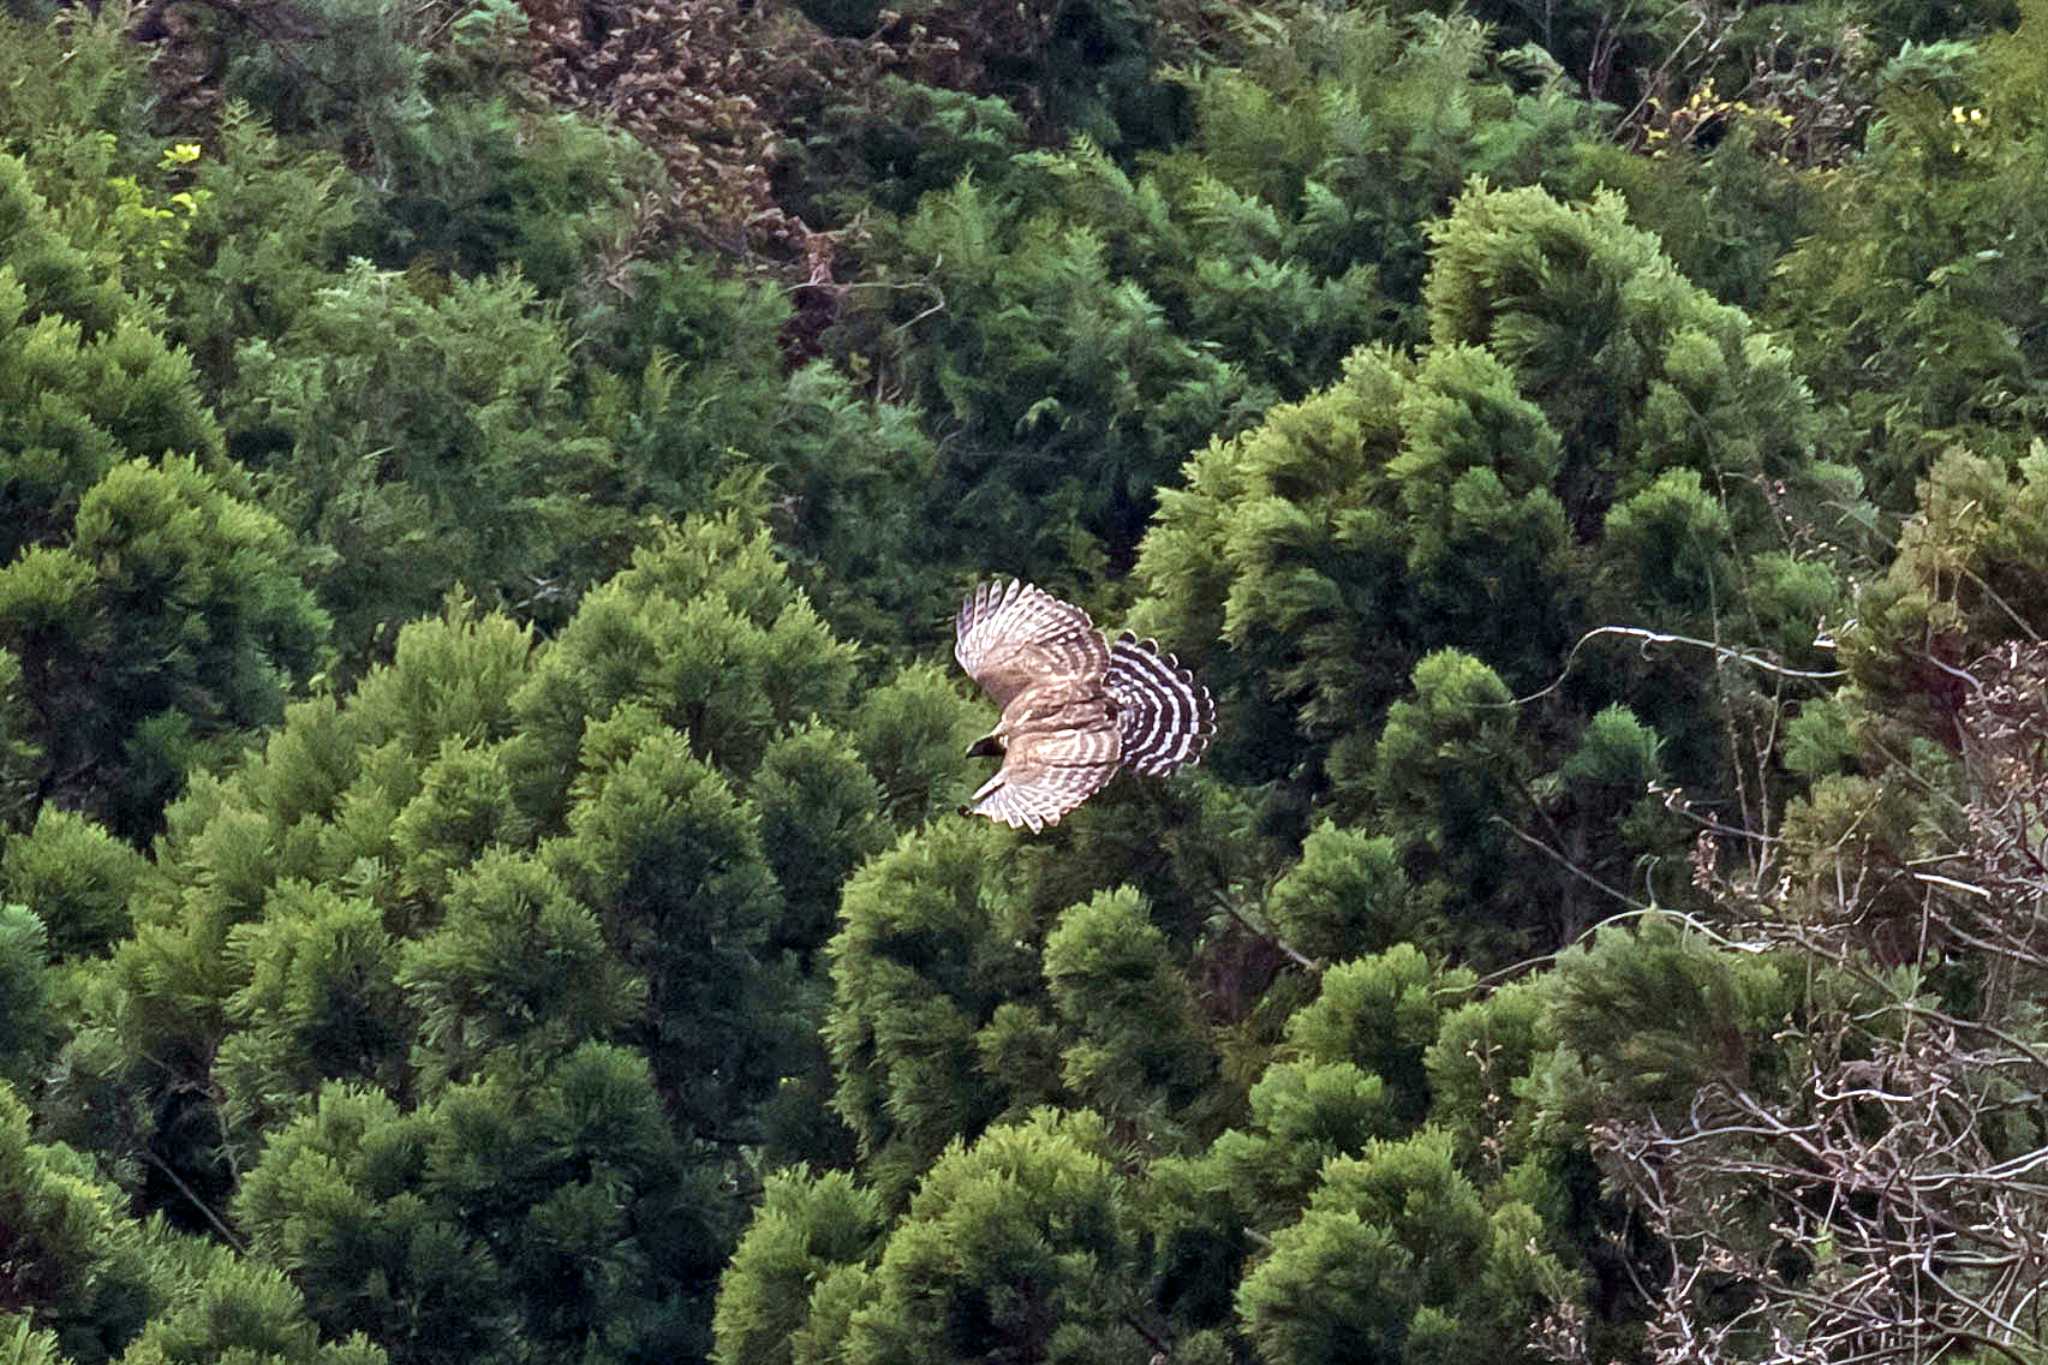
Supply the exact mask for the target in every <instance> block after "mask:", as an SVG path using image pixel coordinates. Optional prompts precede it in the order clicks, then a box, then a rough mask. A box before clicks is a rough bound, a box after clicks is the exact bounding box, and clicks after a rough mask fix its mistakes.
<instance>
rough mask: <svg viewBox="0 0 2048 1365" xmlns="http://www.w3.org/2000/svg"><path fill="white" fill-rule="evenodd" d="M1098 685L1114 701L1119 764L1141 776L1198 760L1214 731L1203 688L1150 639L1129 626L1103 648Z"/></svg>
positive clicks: (1209, 701) (1157, 774)
mask: <svg viewBox="0 0 2048 1365" xmlns="http://www.w3.org/2000/svg"><path fill="white" fill-rule="evenodd" d="M1102 690H1103V691H1105V692H1107V693H1109V695H1110V696H1111V697H1113V698H1115V700H1116V704H1117V717H1116V726H1117V730H1118V732H1119V734H1120V735H1121V737H1122V741H1123V761H1124V766H1125V767H1127V768H1129V769H1131V771H1133V772H1137V773H1143V774H1144V775H1145V776H1146V777H1165V776H1166V775H1167V774H1168V773H1170V772H1173V771H1174V770H1175V769H1178V768H1181V767H1184V766H1186V765H1187V764H1190V763H1194V762H1198V761H1199V760H1200V759H1201V757H1202V751H1203V750H1205V749H1207V748H1208V747H1209V740H1210V739H1211V738H1212V737H1213V736H1214V735H1215V733H1216V703H1215V701H1214V700H1212V699H1211V698H1210V696H1209V689H1208V688H1206V687H1204V686H1202V684H1200V683H1198V682H1196V681H1195V675H1194V674H1193V673H1190V672H1189V671H1188V670H1187V669H1185V668H1182V667H1181V666H1180V661H1179V660H1177V659H1175V658H1174V657H1173V656H1172V655H1171V654H1161V653H1160V652H1159V645H1158V644H1157V643H1156V642H1155V641H1152V640H1140V639H1139V638H1138V637H1137V636H1135V635H1133V634H1131V633H1130V632H1129V631H1125V632H1124V633H1123V634H1122V635H1119V636H1118V637H1117V640H1116V643H1115V644H1113V645H1111V646H1110V647H1109V670H1108V671H1107V672H1105V673H1104V674H1103V675H1102Z"/></svg>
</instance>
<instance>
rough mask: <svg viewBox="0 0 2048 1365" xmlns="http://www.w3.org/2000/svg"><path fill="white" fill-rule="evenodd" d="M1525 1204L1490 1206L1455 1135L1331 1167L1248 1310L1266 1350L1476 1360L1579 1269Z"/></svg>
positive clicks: (1276, 1251)
mask: <svg viewBox="0 0 2048 1365" xmlns="http://www.w3.org/2000/svg"><path fill="white" fill-rule="evenodd" d="M1538 1226H1539V1223H1538V1220H1537V1217H1536V1214H1535V1212H1534V1211H1533V1210H1532V1209H1530V1208H1529V1207H1528V1206H1527V1205H1525V1204H1521V1203H1518V1202H1512V1201H1511V1202H1508V1203H1504V1204H1502V1205H1500V1206H1499V1207H1497V1208H1493V1209H1491V1210H1489V1209H1488V1208H1487V1206H1486V1204H1485V1203H1484V1202H1483V1201H1482V1199H1481V1197H1480V1194H1479V1191H1478V1190H1477V1189H1476V1188H1475V1187H1474V1186H1473V1185H1472V1184H1471V1182H1470V1181H1468V1180H1467V1179H1466V1178H1465V1177H1464V1176H1462V1175H1461V1174H1460V1173H1459V1172H1458V1170H1457V1168H1456V1166H1455V1164H1454V1162H1453V1160H1452V1154H1451V1142H1450V1139H1449V1138H1448V1136H1446V1135H1444V1134H1442V1133H1438V1132H1434V1131H1425V1132H1423V1133H1420V1134H1418V1135H1416V1136H1415V1137H1413V1138H1409V1139H1407V1140H1405V1141H1403V1142H1398V1143H1374V1144H1373V1145H1371V1146H1370V1147H1368V1148H1367V1150H1366V1151H1365V1153H1364V1154H1363V1155H1361V1156H1358V1157H1347V1158H1341V1159H1338V1160H1335V1161H1332V1162H1331V1163H1330V1164H1329V1165H1327V1166H1325V1167H1324V1168H1323V1173H1322V1182H1321V1185H1320V1187H1319V1188H1318V1189H1317V1190H1316V1192H1315V1194H1314V1195H1313V1196H1312V1197H1311V1199H1310V1201H1309V1208H1308V1212H1307V1213H1305V1214H1304V1215H1303V1216H1302V1218H1301V1220H1300V1221H1299V1222H1297V1223H1294V1224H1292V1225H1291V1226H1289V1227H1286V1228H1283V1229H1281V1230H1280V1232H1278V1233H1277V1234H1275V1236H1274V1238H1273V1242H1272V1252H1271V1254H1270V1255H1269V1256H1267V1257H1266V1258H1265V1259H1264V1260H1263V1261H1262V1262H1261V1263H1260V1264H1259V1265H1258V1266H1257V1267H1256V1268H1255V1269H1254V1270H1253V1271H1252V1272H1251V1274H1249V1275H1248V1276H1247V1277H1246V1278H1245V1281H1244V1285H1243V1287H1242V1289H1240V1290H1239V1293H1238V1309H1239V1312H1240V1313H1241V1314H1242V1315H1243V1318H1244V1321H1245V1328H1246V1333H1247V1335H1248V1336H1249V1337H1250V1338H1251V1340H1252V1341H1253V1342H1254V1343H1256V1345H1257V1346H1258V1348H1259V1352H1260V1354H1261V1356H1262V1357H1263V1358H1264V1359H1267V1360H1271V1361H1275V1362H1285V1363H1286V1365H1295V1363H1296V1362H1301V1363H1303V1365H1306V1363H1307V1362H1336V1361H1372V1362H1381V1361H1385V1362H1396V1361H1399V1362H1418V1365H1419V1363H1420V1362H1435V1361H1453V1360H1470V1359H1473V1358H1474V1357H1475V1356H1477V1355H1480V1354H1492V1353H1495V1352H1498V1351H1499V1350H1500V1349H1501V1348H1502V1347H1503V1346H1505V1345H1508V1344H1509V1343H1513V1342H1515V1341H1516V1340H1517V1338H1518V1337H1519V1336H1520V1334H1521V1333H1522V1332H1523V1331H1524V1330H1525V1329H1526V1327H1527V1325H1528V1324H1529V1322H1531V1321H1532V1320H1533V1319H1534V1317H1535V1316H1536V1315H1537V1314H1538V1313H1539V1312H1540V1311H1541V1310H1542V1309H1543V1307H1544V1306H1545V1305H1546V1304H1550V1303H1556V1302H1559V1301H1563V1300H1566V1299H1568V1298H1569V1296H1570V1295H1571V1294H1572V1292H1573V1285H1572V1283H1571V1278H1570V1276H1569V1275H1568V1274H1567V1273H1566V1271H1565V1269H1564V1267H1563V1266H1561V1265H1560V1264H1559V1263H1558V1262H1557V1261H1556V1260H1555V1259H1554V1258H1553V1257H1551V1256H1550V1255H1548V1254H1546V1253H1545V1252H1543V1251H1542V1250H1541V1249H1540V1248H1539V1247H1538V1246H1537V1244H1536V1236H1535V1234H1536V1231H1537V1228H1538Z"/></svg>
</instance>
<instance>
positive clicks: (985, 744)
mask: <svg viewBox="0 0 2048 1365" xmlns="http://www.w3.org/2000/svg"><path fill="white" fill-rule="evenodd" d="M1002 755H1003V744H1002V741H1001V740H999V739H997V738H996V737H995V736H994V735H983V736H982V737H981V738H980V739H977V740H975V741H974V743H972V744H970V745H968V746H967V756H968V757H969V758H1001V757H1002Z"/></svg>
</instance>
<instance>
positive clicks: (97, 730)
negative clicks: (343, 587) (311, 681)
mask: <svg viewBox="0 0 2048 1365" xmlns="http://www.w3.org/2000/svg"><path fill="white" fill-rule="evenodd" d="M296 559H297V555H296V553H295V546H294V544H293V541H292V539H291V537H290V535H289V534H288V532H287V531H286V530H285V528H284V527H283V526H281V525H279V524H278V522H277V521H276V520H274V519H273V518H272V517H271V516H270V515H269V514H268V513H266V512H264V511H262V510H261V509H259V508H257V507H255V506H253V505H251V504H250V503H248V502H246V501H244V500H242V499H240V498H237V497H236V496H235V495H234V494H233V493H232V492H230V491H229V490H228V489H227V488H225V487H223V485H222V482H221V480H219V479H216V478H215V477H213V476H212V475H209V474H207V473H206V472H205V471H204V470H202V469H201V468H200V466H199V464H198V463H197V462H196V461H194V460H191V459H188V458H184V457H173V458H169V459H166V460H165V461H164V462H163V463H162V464H161V465H155V466H152V465H151V464H149V463H146V462H144V461H141V460H137V461H133V462H130V463H127V464H123V465H119V466H117V467H115V468H114V469H112V470H110V471H109V472H108V473H107V474H106V476H105V477H104V478H102V479H100V480H99V481H98V482H97V483H95V484H94V485H92V486H91V487H90V488H89V489H87V490H85V492H84V495H83V496H82V498H81V499H80V501H79V504H78V509H77V512H76V514H75V516H74V517H73V518H72V519H71V523H70V525H69V527H68V534H67V535H66V536H65V537H64V540H63V542H62V543H61V544H60V545H54V546H48V547H39V548H36V549H32V550H29V551H27V552H26V553H24V554H22V555H20V556H19V557H18V558H16V559H15V560H14V562H13V563H12V564H10V565H8V566H7V567H6V568H4V569H0V644H4V645H5V646H6V647H7V648H8V649H10V650H12V651H13V652H14V653H15V655H16V657H18V658H19V659H20V660H21V663H22V674H23V681H22V688H23V692H24V695H25V697H26V698H27V700H28V702H29V704H30V705H31V706H33V707H34V708H35V711H36V714H37V717H38V721H39V726H38V729H39V733H38V734H37V735H36V743H37V745H38V747H39V748H40V749H41V750H42V753H43V755H44V761H45V762H46V763H47V765H48V772H49V774H50V775H49V776H48V777H46V778H45V779H44V782H45V786H44V791H45V793H46V794H47V795H50V796H54V797H56V798H57V799H59V800H63V801H65V802H67V803H76V804H81V805H86V806H87V807H88V808H90V809H92V810H94V812H95V813H96V814H98V815H100V816H102V817H103V818H104V819H106V820H107V821H108V823H109V824H110V825H111V826H112V827H113V828H114V829H115V830H116V831H117V832H120V833H123V834H127V835H129V836H131V837H134V836H137V835H140V834H143V833H145V832H147V831H148V830H150V829H151V828H152V827H153V826H154V825H155V823H156V821H157V819H158V818H159V812H160V810H161V808H162V804H163V802H164V800H165V799H166V798H167V797H168V796H170V795H171V794H173V793H174V792H175V791H176V790H177V789H178V787H179V786H180V785H181V784H182V782H183V781H184V779H185V777H186V776H187V774H188V773H189V772H190V771H191V770H192V769H194V768H195V767H199V766H202V765H204V764H206V763H207V762H208V761H209V760H210V759H211V758H212V757H214V756H216V755H218V754H219V753H220V752H221V751H223V750H225V749H229V748H231V747H232V746H234V745H237V744H239V742H240V741H241V740H242V738H243V737H244V736H245V735H246V733H247V732H248V731H249V730H250V729H251V728H253V727H255V726H258V725H263V724H268V723H271V722H274V721H276V720H277V719H279V718H280V717H281V715H282V714H283V710H284V700H285V696H286V694H287V690H288V689H290V688H291V687H293V686H294V685H295V684H297V683H298V682H299V681H300V680H302V679H304V678H306V677H307V676H309V675H310V674H311V673H312V672H313V671H314V669H315V667H316V666H317V665H318V663H319V662H320V660H321V657H322V654H323V652H324V647H325V639H326V631H327V619H326V616H325V614H324V613H322V612H321V611H320V609H319V608H318V607H317V606H316V605H315V604H314V602H313V599H312V595H311V594H310V593H309V592H308V591H307V590H306V588H305V586H304V584H303V583H302V582H301V580H300V578H299V575H298V572H297V569H296V563H295V561H296ZM89 793H90V794H89Z"/></svg>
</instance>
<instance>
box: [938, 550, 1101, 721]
mask: <svg viewBox="0 0 2048 1365" xmlns="http://www.w3.org/2000/svg"><path fill="white" fill-rule="evenodd" d="M953 657H954V658H956V659H958V660H959V661H960V667H962V668H964V669H966V670H967V676H968V677H970V678H973V679H974V681H975V682H977V683H979V684H980V685H981V690H982V691H984V692H986V693H988V695H989V698H990V699H991V700H992V701H994V702H995V704H996V705H998V706H1008V705H1009V704H1010V702H1011V700H1012V699H1014V698H1015V697H1016V695H1017V694H1018V693H1019V692H1022V691H1023V690H1024V689H1025V688H1027V687H1031V686H1034V685H1036V684H1039V683H1045V682H1060V681H1066V680H1069V679H1089V680H1091V681H1092V680H1095V679H1099V678H1100V677H1101V676H1102V674H1103V671H1104V670H1105V669H1106V668H1108V667H1109V647H1108V645H1107V644H1106V643H1105V642H1104V641H1103V638H1102V632H1101V631H1098V630H1097V629H1095V623H1094V622H1092V621H1090V620H1089V619H1088V613H1087V612H1085V611H1083V610H1082V609H1081V608H1079V607H1077V606H1075V605H1073V604H1072V603H1071V602H1062V601H1060V599H1059V598H1057V597H1054V596H1053V595H1052V594H1051V593H1049V592H1046V591H1044V590H1043V589H1041V588H1037V587H1034V586H1032V585H1031V584H1028V583H1023V582H1019V581H1016V580H1014V579H1013V580H1012V581H1011V582H1010V585H1009V586H1008V587H1004V586H1002V585H1001V584H999V583H984V584H982V585H981V586H980V587H978V588H976V589H975V590H974V596H972V597H970V598H968V599H967V601H966V602H965V603H963V604H962V605H961V607H960V615H959V616H958V617H957V618H956V619H955V621H954V623H953Z"/></svg>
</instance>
